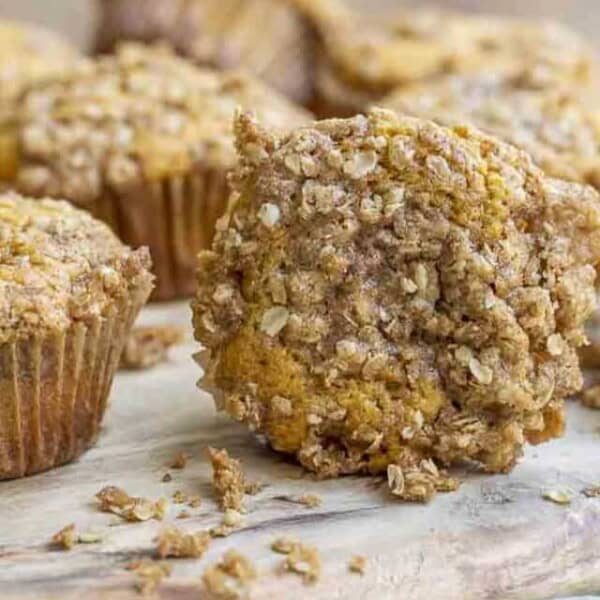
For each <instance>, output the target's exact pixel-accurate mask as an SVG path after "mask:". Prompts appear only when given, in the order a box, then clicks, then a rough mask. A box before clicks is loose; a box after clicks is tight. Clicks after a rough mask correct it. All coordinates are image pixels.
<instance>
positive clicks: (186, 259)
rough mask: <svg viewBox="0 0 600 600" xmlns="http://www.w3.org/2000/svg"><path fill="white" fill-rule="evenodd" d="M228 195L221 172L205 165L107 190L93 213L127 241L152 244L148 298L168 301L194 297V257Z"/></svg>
mask: <svg viewBox="0 0 600 600" xmlns="http://www.w3.org/2000/svg"><path fill="white" fill-rule="evenodd" d="M228 196H229V187H228V184H227V176H226V172H225V170H217V169H206V170H201V171H200V170H199V171H195V172H193V173H190V174H188V175H185V176H180V177H172V178H169V179H165V180H162V181H156V182H144V183H141V184H139V185H136V186H134V187H130V188H127V189H124V190H121V191H119V192H116V191H110V190H107V191H106V193H105V194H104V196H103V198H102V199H101V200H100V201H99V202H98V203H97V204H96V206H95V207H94V209H93V211H92V212H94V214H95V216H97V217H98V218H100V219H102V220H103V221H105V222H107V223H108V224H109V225H111V226H112V228H113V230H114V231H115V232H116V233H117V235H118V236H119V237H120V238H121V239H122V240H123V241H124V242H125V243H126V244H128V245H130V246H132V247H134V248H136V247H139V246H148V247H149V248H150V253H151V255H152V262H153V263H154V274H155V275H156V278H157V281H156V288H155V290H154V293H153V295H152V299H153V300H172V299H174V298H185V297H189V296H192V295H193V293H194V290H195V287H196V279H195V270H196V257H197V255H198V252H199V251H200V250H202V249H204V248H210V245H211V243H212V238H213V235H214V230H215V224H216V222H217V220H218V218H219V217H220V216H221V215H222V214H223V212H224V211H225V208H226V207H227V200H228Z"/></svg>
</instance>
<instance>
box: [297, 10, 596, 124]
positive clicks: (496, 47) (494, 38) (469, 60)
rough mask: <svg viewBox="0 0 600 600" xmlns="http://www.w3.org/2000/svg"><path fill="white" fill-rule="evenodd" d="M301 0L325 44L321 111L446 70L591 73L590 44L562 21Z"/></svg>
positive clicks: (347, 110) (585, 78)
mask: <svg viewBox="0 0 600 600" xmlns="http://www.w3.org/2000/svg"><path fill="white" fill-rule="evenodd" d="M299 2H302V4H303V6H304V9H305V13H306V14H307V16H308V18H309V19H310V20H311V21H312V23H313V24H314V26H315V28H316V29H317V31H318V34H319V35H318V37H319V39H320V44H321V49H320V51H319V52H317V53H316V56H317V66H316V76H315V77H316V82H315V87H316V95H317V99H316V105H315V110H316V112H317V113H318V114H319V115H320V116H348V115H351V114H355V113H357V112H360V111H364V110H365V108H366V107H367V106H369V105H370V104H372V103H374V102H376V101H377V100H379V99H380V98H381V97H382V96H384V95H385V94H386V93H389V92H390V91H392V90H393V89H395V88H396V87H398V86H401V85H408V84H411V83H414V82H419V81H423V80H428V79H433V78H437V77H440V76H442V75H444V74H460V75H472V74H482V73H493V74H494V75H495V76H496V77H498V78H500V79H511V80H519V81H522V82H527V85H529V86H531V87H535V88H545V87H549V86H550V87H551V86H554V85H555V84H556V83H557V82H560V83H564V82H571V83H574V84H577V85H587V84H588V83H589V82H590V81H591V79H592V75H591V73H592V66H593V64H594V56H593V52H592V51H591V49H590V47H589V46H588V45H587V44H586V42H585V41H584V40H582V39H581V38H580V37H579V36H578V35H577V34H575V33H574V32H572V31H570V30H568V29H566V28H564V27H562V26H560V25H558V24H556V23H549V22H533V21H526V20H519V19H514V18H509V17H496V16H490V15H485V16H476V15H467V14H457V13H444V12H434V11H423V10H415V11H407V10H406V11H399V12H396V13H395V14H394V15H392V16H390V15H385V16H383V17H382V16H368V15H363V14H359V13H355V12H352V11H351V10H349V9H348V8H347V7H346V6H345V5H344V4H343V3H341V2H338V1H336V0H328V1H325V0H299Z"/></svg>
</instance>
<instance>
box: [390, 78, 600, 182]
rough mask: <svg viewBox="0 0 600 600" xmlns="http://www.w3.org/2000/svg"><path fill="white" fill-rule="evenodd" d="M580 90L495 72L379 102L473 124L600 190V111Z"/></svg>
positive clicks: (555, 171)
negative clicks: (541, 86)
mask: <svg viewBox="0 0 600 600" xmlns="http://www.w3.org/2000/svg"><path fill="white" fill-rule="evenodd" d="M575 90H576V88H572V89H556V88H554V87H552V88H546V89H536V88H532V87H527V86H525V85H524V84H523V82H519V81H503V80H501V79H500V78H499V77H498V76H496V75H491V76H490V75H488V76H485V75H479V76H473V77H460V76H447V77H444V78H436V79H435V80H433V81H430V82H424V83H419V84H414V85H411V86H406V87H403V88H399V89H398V90H397V91H395V92H393V93H392V94H390V95H389V96H387V97H386V98H384V99H383V100H382V101H381V102H379V104H380V105H381V106H383V107H385V108H389V109H391V110H395V111H397V112H399V113H401V114H407V115H412V116H415V117H421V118H425V119H431V120H433V121H436V122H437V123H440V124H442V125H459V124H464V123H469V124H471V125H473V126H475V127H477V128H479V129H482V130H483V131H485V132H487V133H490V134H491V135H494V136H496V137H499V138H500V139H502V140H504V141H506V142H509V143H511V144H514V145H515V146H518V147H520V148H523V149H524V150H526V151H527V152H528V153H529V154H530V155H531V156H532V157H533V159H534V161H535V162H536V163H537V164H538V165H539V166H540V167H542V169H544V171H546V173H548V174H549V175H552V176H553V177H560V178H564V179H569V180H572V181H580V182H582V183H592V184H594V185H595V186H596V187H599V188H600V111H596V110H590V109H589V108H588V107H587V106H586V104H585V102H583V101H582V100H581V99H580V97H579V95H580V93H581V92H580V90H579V89H577V91H575Z"/></svg>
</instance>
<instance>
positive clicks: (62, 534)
mask: <svg viewBox="0 0 600 600" xmlns="http://www.w3.org/2000/svg"><path fill="white" fill-rule="evenodd" d="M78 541H79V539H78V535H77V532H76V531H75V523H71V524H70V525H67V526H66V527H63V528H62V529H61V530H60V531H59V532H58V533H55V534H54V535H53V536H52V544H53V545H55V546H60V547H61V548H62V549H63V550H71V548H73V547H74V546H75V544H77V542H78Z"/></svg>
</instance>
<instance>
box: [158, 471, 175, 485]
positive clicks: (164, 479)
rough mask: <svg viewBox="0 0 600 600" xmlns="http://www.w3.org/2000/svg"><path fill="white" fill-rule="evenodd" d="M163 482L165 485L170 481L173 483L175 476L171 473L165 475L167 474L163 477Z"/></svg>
mask: <svg viewBox="0 0 600 600" xmlns="http://www.w3.org/2000/svg"><path fill="white" fill-rule="evenodd" d="M161 481H162V482H163V483H169V482H170V481H173V476H172V475H171V473H165V474H164V475H163V476H162V479H161Z"/></svg>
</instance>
